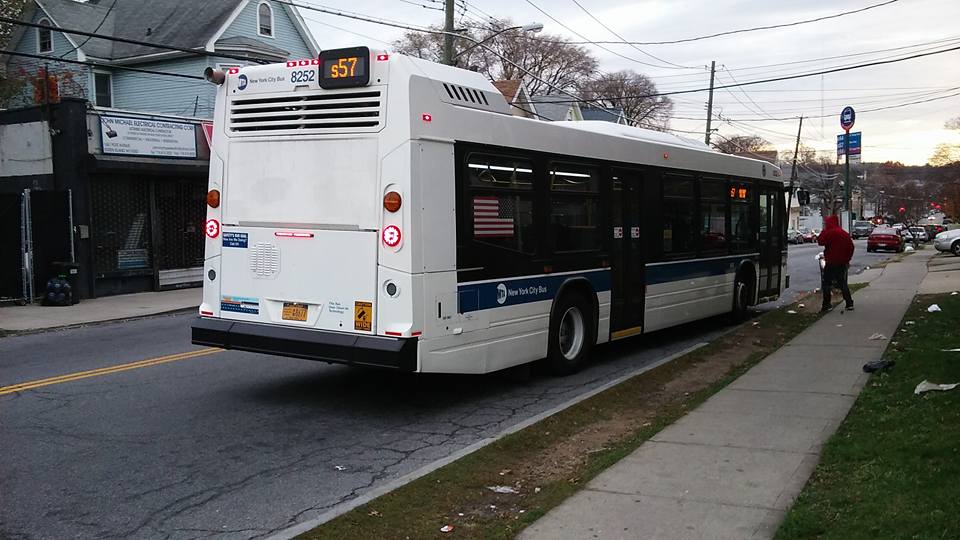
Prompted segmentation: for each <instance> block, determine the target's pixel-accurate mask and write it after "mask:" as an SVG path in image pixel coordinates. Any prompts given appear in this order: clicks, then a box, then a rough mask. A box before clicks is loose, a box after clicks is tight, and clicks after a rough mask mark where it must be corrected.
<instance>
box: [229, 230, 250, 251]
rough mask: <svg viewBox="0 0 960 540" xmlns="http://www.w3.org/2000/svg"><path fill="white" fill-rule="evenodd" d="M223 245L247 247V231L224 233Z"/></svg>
mask: <svg viewBox="0 0 960 540" xmlns="http://www.w3.org/2000/svg"><path fill="white" fill-rule="evenodd" d="M223 247H233V248H245V247H247V233H245V232H225V233H223Z"/></svg>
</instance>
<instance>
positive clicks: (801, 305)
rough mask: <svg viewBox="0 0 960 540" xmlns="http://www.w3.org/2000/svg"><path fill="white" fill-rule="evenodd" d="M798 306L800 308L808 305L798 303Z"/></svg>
mask: <svg viewBox="0 0 960 540" xmlns="http://www.w3.org/2000/svg"><path fill="white" fill-rule="evenodd" d="M797 307H798V308H804V307H806V306H805V305H803V304H797Z"/></svg>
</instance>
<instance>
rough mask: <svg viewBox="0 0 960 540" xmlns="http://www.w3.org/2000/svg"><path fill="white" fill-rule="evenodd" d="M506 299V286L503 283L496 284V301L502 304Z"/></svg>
mask: <svg viewBox="0 0 960 540" xmlns="http://www.w3.org/2000/svg"><path fill="white" fill-rule="evenodd" d="M506 301H507V286H506V285H504V284H503V283H501V284H499V285H497V303H498V304H500V305H503V303H504V302H506Z"/></svg>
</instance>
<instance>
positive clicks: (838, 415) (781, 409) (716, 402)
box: [704, 389, 856, 420]
mask: <svg viewBox="0 0 960 540" xmlns="http://www.w3.org/2000/svg"><path fill="white" fill-rule="evenodd" d="M855 399H856V398H854V397H853V396H850V395H843V394H814V393H812V392H785V391H779V392H769V391H766V390H741V389H730V391H729V392H719V393H717V394H715V395H714V396H713V397H711V398H710V399H709V400H707V401H706V403H704V407H706V408H708V409H709V410H710V411H712V412H715V413H725V412H726V413H736V414H752V415H755V416H773V417H777V416H801V417H807V418H822V419H825V420H837V419H843V417H844V416H846V414H847V411H848V410H849V409H850V406H851V405H853V402H854V400H855Z"/></svg>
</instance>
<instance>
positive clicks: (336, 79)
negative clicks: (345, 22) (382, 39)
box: [320, 47, 370, 89]
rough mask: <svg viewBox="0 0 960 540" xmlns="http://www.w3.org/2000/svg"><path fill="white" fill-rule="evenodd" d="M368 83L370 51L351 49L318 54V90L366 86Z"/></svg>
mask: <svg viewBox="0 0 960 540" xmlns="http://www.w3.org/2000/svg"><path fill="white" fill-rule="evenodd" d="M369 82H370V49H368V48H367V47H351V48H349V49H332V50H329V51H322V52H321V53H320V88H326V89H329V88H349V87H352V86H366V85H367V83H369Z"/></svg>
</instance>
